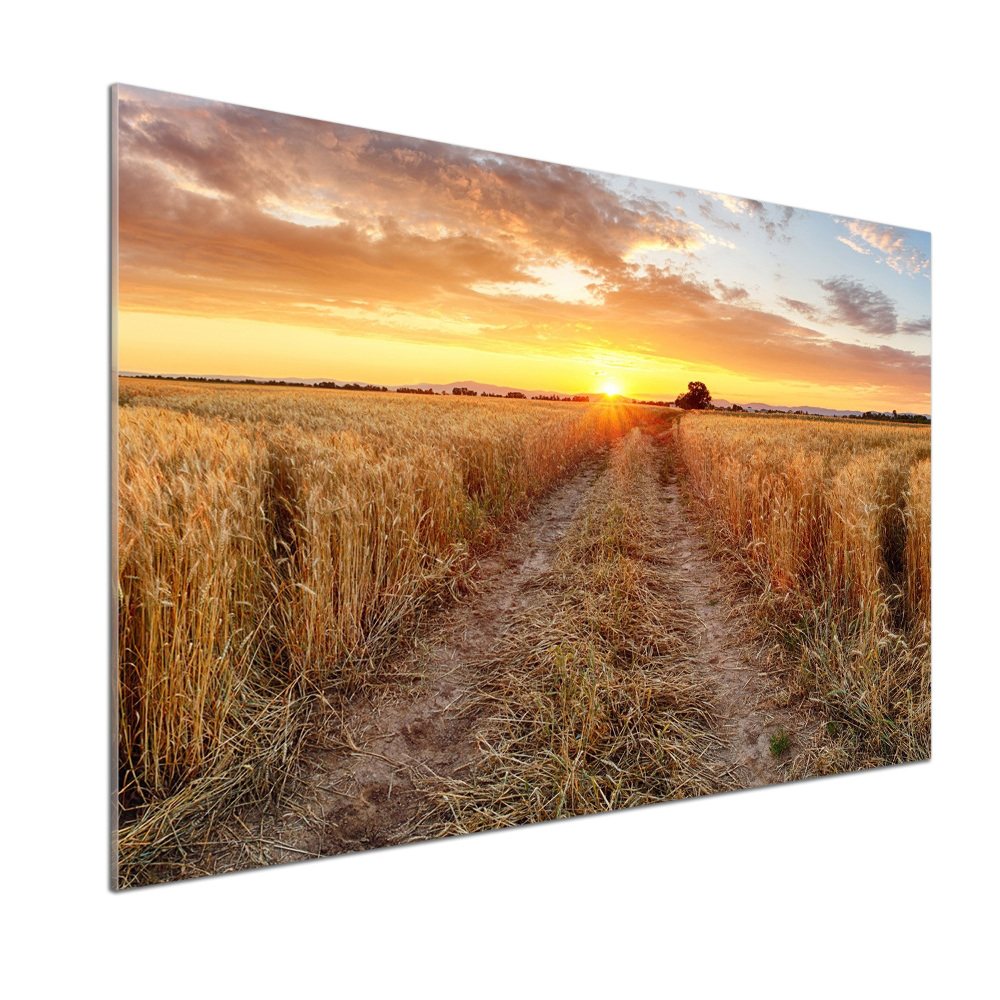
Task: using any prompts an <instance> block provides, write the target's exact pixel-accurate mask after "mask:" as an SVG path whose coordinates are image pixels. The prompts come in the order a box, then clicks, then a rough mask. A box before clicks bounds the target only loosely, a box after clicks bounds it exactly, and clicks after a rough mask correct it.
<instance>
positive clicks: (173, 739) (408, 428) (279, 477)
mask: <svg viewBox="0 0 1000 1000" xmlns="http://www.w3.org/2000/svg"><path fill="white" fill-rule="evenodd" d="M119 388H120V405H119V408H118V429H119V434H118V571H119V634H118V644H119V676H118V705H119V784H120V808H121V825H120V830H119V849H120V854H121V859H122V883H123V884H130V882H132V881H134V880H136V879H141V878H142V877H143V876H142V874H141V873H142V869H143V867H144V865H146V864H147V863H152V862H153V861H154V860H155V859H156V858H157V857H158V856H159V855H160V854H161V853H162V852H163V851H165V850H175V849H181V850H183V849H184V848H185V845H189V844H191V843H193V842H194V840H193V839H192V838H195V839H197V838H199V837H200V838H201V841H199V842H204V841H205V840H206V839H209V838H210V837H211V836H212V833H211V830H212V826H211V823H210V822H209V820H210V818H211V817H212V816H213V815H214V810H215V809H216V807H217V806H218V807H220V808H221V807H222V806H223V805H225V806H227V807H229V806H232V805H233V804H235V803H238V802H241V801H252V802H256V803H263V804H266V803H268V802H273V801H275V800H276V799H277V798H278V797H279V796H280V794H281V791H282V789H283V788H284V786H285V783H286V781H287V779H288V775H289V774H290V772H291V770H292V764H293V762H294V760H295V756H296V753H297V751H298V748H299V746H300V744H301V741H302V739H303V737H304V735H305V734H306V733H307V731H308V719H309V718H310V716H311V714H312V713H314V712H315V710H316V707H317V705H318V704H322V705H323V706H326V707H329V706H330V705H331V704H333V705H334V707H335V706H336V704H337V701H338V699H346V698H350V697H351V696H352V694H353V693H355V692H357V691H359V690H363V689H364V688H365V686H366V685H368V684H370V683H371V682H372V681H373V679H375V678H377V676H378V671H379V668H380V666H381V665H382V664H383V663H384V661H385V660H386V658H387V657H388V656H389V655H390V654H391V653H392V651H393V649H394V648H395V646H396V644H397V643H398V641H399V639H400V638H401V637H404V638H405V637H406V636H407V634H408V633H410V632H411V631H412V630H413V628H414V626H415V624H416V623H417V621H418V620H419V619H420V618H421V616H422V615H423V614H425V613H426V612H427V611H428V610H430V609H432V608H433V607H434V606H435V605H437V604H439V603H441V602H442V601H443V600H446V599H447V598H448V597H449V596H451V595H454V594H455V593H457V592H460V591H461V590H462V589H463V588H464V587H465V586H466V585H467V579H466V577H467V573H468V569H469V567H470V565H471V562H472V560H473V559H474V557H475V556H476V554H477V553H479V552H481V551H486V550H488V549H489V548H490V547H491V546H493V545H495V544H496V543H497V542H498V540H500V539H501V538H502V537H503V533H504V532H505V531H506V530H507V529H509V527H510V526H511V525H512V524H514V523H515V522H516V521H517V519H518V518H519V517H520V516H521V515H523V514H524V513H525V511H527V510H528V509H529V508H530V507H531V505H532V503H533V502H534V501H535V500H536V498H537V497H539V496H540V495H541V494H542V493H544V491H545V490H546V489H547V488H548V487H550V486H551V485H552V484H553V483H554V482H556V481H557V480H559V479H560V478H561V477H563V476H565V475H566V474H567V473H568V472H569V471H570V470H571V469H572V468H573V467H574V466H575V465H576V464H577V463H578V462H579V461H580V460H581V459H583V458H584V457H585V456H587V455H589V454H592V453H594V452H596V451H599V450H601V449H603V448H605V447H606V446H607V445H608V444H609V443H610V442H612V441H614V440H616V439H618V438H620V437H621V436H622V435H623V434H624V433H625V432H626V431H628V430H629V429H631V428H632V427H634V426H636V425H637V424H639V423H642V422H644V421H648V420H649V419H651V418H652V415H651V414H650V413H649V411H648V410H645V409H643V408H641V407H626V406H607V405H598V404H594V405H588V404H559V403H548V402H531V401H519V400H495V399H468V398H449V397H413V396H407V395H396V394H374V393H346V392H335V391H323V390H315V389H298V388H259V387H245V386H216V385H212V386H199V385H192V384H185V383H170V382H153V381H147V380H129V379H122V380H121V381H120V387H119ZM178 831H185V832H184V833H179V832H178ZM192 831H193V832H192Z"/></svg>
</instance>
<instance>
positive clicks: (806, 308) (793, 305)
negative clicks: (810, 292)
mask: <svg viewBox="0 0 1000 1000" xmlns="http://www.w3.org/2000/svg"><path fill="white" fill-rule="evenodd" d="M781 301H782V302H784V303H785V305H786V306H788V308H789V309H793V310H795V312H797V313H798V314H799V315H800V316H805V318H806V319H808V320H809V321H810V322H811V323H818V322H820V319H821V317H820V314H819V310H818V309H817V308H816V307H815V306H811V305H809V303H808V302H803V301H802V300H801V299H786V298H785V296H784V295H782V296H781Z"/></svg>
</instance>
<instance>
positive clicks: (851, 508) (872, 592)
mask: <svg viewBox="0 0 1000 1000" xmlns="http://www.w3.org/2000/svg"><path fill="white" fill-rule="evenodd" d="M678 426H679V429H678V431H677V436H676V448H677V452H678V454H679V457H680V460H681V461H682V463H683V467H684V469H685V472H686V475H687V477H688V481H689V483H690V488H691V490H692V493H693V495H694V498H695V499H696V501H697V507H698V510H699V512H700V514H701V515H702V517H703V519H704V521H705V522H706V523H707V524H708V525H710V526H711V528H712V529H713V531H714V533H715V536H716V538H717V540H718V541H719V542H720V544H721V545H722V547H723V548H725V549H726V550H727V551H728V552H729V553H730V554H731V555H732V556H733V557H734V558H735V560H736V561H737V564H738V565H739V567H740V568H741V572H743V573H744V574H745V575H746V577H747V579H748V580H750V581H752V582H753V584H754V585H755V586H756V589H757V592H758V594H759V599H760V607H761V613H762V617H763V619H764V620H765V622H766V623H767V625H768V627H769V628H770V629H772V630H773V631H774V632H775V633H776V634H777V635H778V636H779V638H780V640H781V642H782V644H783V645H784V646H785V651H786V653H787V654H789V655H790V656H792V657H793V658H795V659H797V661H798V666H799V676H800V682H801V684H802V685H803V687H804V689H805V690H806V692H807V693H808V694H809V695H810V696H811V697H813V698H816V699H819V700H820V701H821V702H822V703H823V704H824V706H825V707H826V709H827V710H828V712H829V713H830V715H831V717H832V719H833V720H835V721H834V725H835V726H836V725H837V724H838V722H839V723H841V724H843V726H844V730H845V738H847V739H848V740H849V742H851V744H852V749H853V750H854V751H855V752H856V757H855V760H856V761H857V763H858V764H859V765H864V764H866V763H875V764H878V763H895V762H900V761H905V760H914V759H920V758H923V757H927V756H928V755H929V753H930V430H929V428H927V427H919V426H918V427H913V426H906V425H898V424H896V425H894V424H887V423H874V424H866V423H862V422H855V421H835V420H834V421H831V420H815V419H796V418H793V417H766V416H759V415H754V416H741V415H736V414H722V413H696V414H692V415H691V416H690V418H688V419H685V420H683V421H681V422H680V424H679V425H678Z"/></svg>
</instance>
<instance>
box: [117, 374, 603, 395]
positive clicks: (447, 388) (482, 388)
mask: <svg viewBox="0 0 1000 1000" xmlns="http://www.w3.org/2000/svg"><path fill="white" fill-rule="evenodd" d="M118 374H119V375H120V376H121V377H122V378H149V374H148V373H147V372H119V373H118ZM157 374H160V375H161V376H162V377H163V378H204V379H212V380H215V381H219V382H246V381H248V380H253V381H255V382H272V381H273V382H287V383H289V384H290V385H318V384H319V383H320V382H333V383H334V385H347V384H348V383H349V382H353V383H360V384H361V385H366V384H368V382H369V380H368V379H350V378H348V379H340V378H291V377H284V376H278V375H275V376H274V377H273V378H265V377H263V376H260V375H190V374H182V373H180V372H177V373H167V372H163V373H159V372H158V373H157ZM375 384H376V385H381V384H382V383H380V382H376V383H375ZM386 388H387V389H399V388H407V389H425V390H426V389H433V390H434V392H444V393H450V392H451V390H452V389H471V390H472V391H473V392H477V393H479V394H480V395H482V394H483V393H484V392H492V393H498V394H499V395H501V396H506V395H507V393H508V392H523V393H524V394H525V396H572V395H574V393H571V392H559V391H558V390H556V389H521V388H518V387H517V386H513V385H493V384H492V383H489V382H473V381H470V380H466V381H464V382H400V383H399V385H388V386H386ZM589 395H592V396H596V395H597V393H593V392H592V393H589Z"/></svg>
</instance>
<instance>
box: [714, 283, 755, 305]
mask: <svg viewBox="0 0 1000 1000" xmlns="http://www.w3.org/2000/svg"><path fill="white" fill-rule="evenodd" d="M715 287H716V288H718V289H719V294H720V295H721V296H722V298H723V301H725V302H740V301H742V300H743V299H748V298H749V297H750V293H749V292H748V291H747V290H746V289H745V288H743V287H742V286H741V285H727V284H725V283H724V282H722V281H720V280H719V279H718V278H716V279H715Z"/></svg>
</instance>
